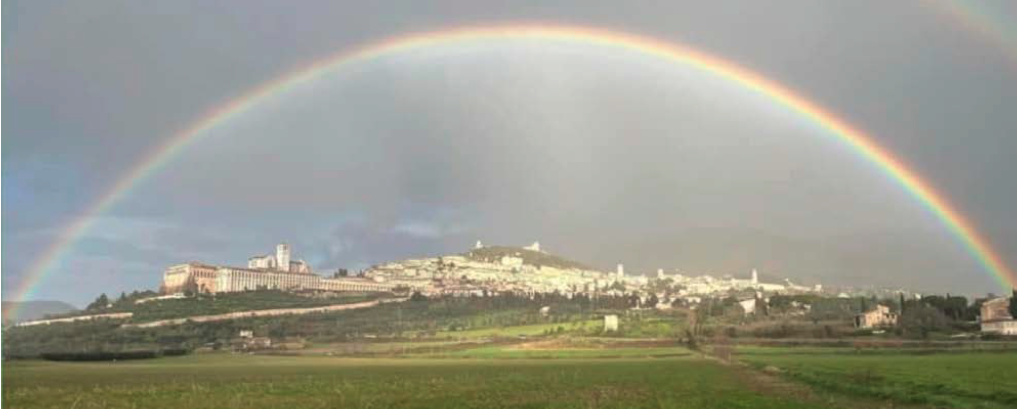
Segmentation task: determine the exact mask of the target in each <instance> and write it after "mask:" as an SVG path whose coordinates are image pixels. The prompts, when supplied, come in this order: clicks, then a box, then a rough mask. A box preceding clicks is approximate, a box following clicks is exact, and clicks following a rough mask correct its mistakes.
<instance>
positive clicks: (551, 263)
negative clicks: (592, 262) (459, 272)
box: [463, 246, 595, 270]
mask: <svg viewBox="0 0 1017 409" xmlns="http://www.w3.org/2000/svg"><path fill="white" fill-rule="evenodd" d="M463 256H464V257H466V258H469V259H471V260H476V261H483V262H488V263H498V262H499V261H501V258H502V257H505V256H509V257H519V258H522V259H523V264H529V265H532V266H548V267H554V268H561V269H566V268H574V269H580V270H595V269H594V268H592V267H589V266H587V265H585V264H583V263H580V262H577V261H572V260H569V259H566V258H563V257H559V256H556V255H553V254H548V253H544V252H542V251H533V250H527V249H523V248H519V247H507V246H487V247H481V248H479V249H473V250H471V251H469V252H467V253H465V254H463Z"/></svg>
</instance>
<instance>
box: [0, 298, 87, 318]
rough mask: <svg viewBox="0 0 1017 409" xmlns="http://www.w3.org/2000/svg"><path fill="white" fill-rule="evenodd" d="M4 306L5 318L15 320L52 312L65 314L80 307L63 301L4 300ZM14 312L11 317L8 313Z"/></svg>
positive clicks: (37, 316)
mask: <svg viewBox="0 0 1017 409" xmlns="http://www.w3.org/2000/svg"><path fill="white" fill-rule="evenodd" d="M2 306H3V316H4V319H5V320H11V321H15V322H21V321H31V320H37V319H40V318H44V317H45V316H47V315H50V314H63V313H68V312H71V311H76V310H77V309H78V308H77V307H75V306H73V305H70V304H68V303H65V302H63V301H4V302H3V305H2ZM12 312H13V313H14V314H15V316H13V317H9V316H8V315H7V314H10V313H12Z"/></svg>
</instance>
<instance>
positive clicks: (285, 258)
mask: <svg viewBox="0 0 1017 409" xmlns="http://www.w3.org/2000/svg"><path fill="white" fill-rule="evenodd" d="M275 261H276V268H278V269H279V270H282V271H290V245H289V244H286V243H281V244H279V245H278V246H275Z"/></svg>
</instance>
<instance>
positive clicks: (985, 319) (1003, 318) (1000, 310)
mask: <svg viewBox="0 0 1017 409" xmlns="http://www.w3.org/2000/svg"><path fill="white" fill-rule="evenodd" d="M1010 302H1011V300H1010V299H1009V298H1006V297H999V298H993V299H991V300H988V301H986V302H984V303H982V317H981V323H982V332H989V333H996V334H1002V335H1017V320H1015V319H1014V317H1012V316H1011V315H1010Z"/></svg>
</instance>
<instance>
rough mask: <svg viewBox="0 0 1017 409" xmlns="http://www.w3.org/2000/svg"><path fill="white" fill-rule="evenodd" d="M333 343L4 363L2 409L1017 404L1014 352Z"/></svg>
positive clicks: (589, 341)
mask: <svg viewBox="0 0 1017 409" xmlns="http://www.w3.org/2000/svg"><path fill="white" fill-rule="evenodd" d="M336 349H341V347H340V346H337V345H322V346H319V347H315V348H314V350H315V351H316V353H309V354H308V355H304V356H271V355H248V354H231V353H212V354H197V355H191V356H186V357H178V358H158V359H153V360H139V361H121V362H102V363H58V362H46V361H34V360H28V361H10V362H5V363H4V364H3V407H4V408H51V407H64V408H164V407H181V408H184V407H186V408H245V409H246V408H279V407H291V408H338V407H349V408H391V407H409V408H481V407H531V408H538V407H555V408H834V407H842V408H852V409H853V408H870V407H896V406H898V405H900V404H902V403H903V404H907V405H910V406H908V407H949V408H985V409H995V408H1012V407H1015V405H1014V404H1015V402H1017V396H1015V395H1017V381H1015V378H1014V376H1013V373H1014V372H1013V371H1014V368H1017V353H1015V352H999V351H995V352H971V351H963V352H961V351H958V352H942V351H928V350H921V349H915V350H896V351H895V350H879V351H873V352H864V351H861V352H859V351H855V350H853V349H850V348H818V347H807V348H768V347H741V348H738V349H737V350H736V359H737V360H738V361H742V362H746V363H748V364H749V365H748V366H745V365H738V364H726V363H724V362H721V361H718V360H716V359H712V358H708V357H704V356H703V355H701V354H700V353H697V352H693V351H689V350H686V349H684V348H681V347H678V346H674V345H668V342H666V341H652V342H651V341H631V340H630V341H625V340H617V339H610V338H580V339H568V338H558V339H543V340H534V341H526V342H517V343H513V344H504V343H502V344H499V343H486V344H479V345H478V344H463V343H455V342H421V343H412V342H400V343H374V344H370V343H369V344H366V345H365V346H364V347H363V348H362V350H363V351H364V352H379V353H385V354H390V355H386V356H387V357H372V358H354V357H338V356H325V355H322V353H324V352H325V351H330V350H336ZM429 349H430V350H432V351H430V352H426V353H422V352H419V351H421V350H429ZM399 351H404V352H406V353H407V354H408V355H401V354H400V352H399ZM308 352H311V351H308ZM778 368H779V369H778ZM764 369H765V370H764ZM767 373H776V375H768V374H767Z"/></svg>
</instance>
